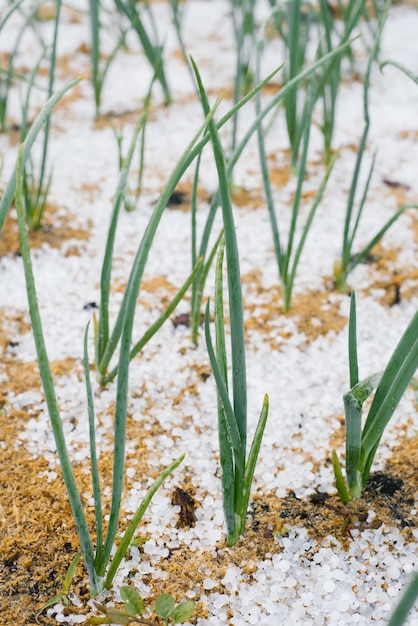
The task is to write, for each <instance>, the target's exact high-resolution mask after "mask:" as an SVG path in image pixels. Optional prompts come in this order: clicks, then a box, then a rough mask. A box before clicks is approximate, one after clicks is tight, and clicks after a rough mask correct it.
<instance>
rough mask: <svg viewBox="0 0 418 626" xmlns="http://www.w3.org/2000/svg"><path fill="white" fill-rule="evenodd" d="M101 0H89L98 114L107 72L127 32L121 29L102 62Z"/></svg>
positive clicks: (93, 82)
mask: <svg viewBox="0 0 418 626" xmlns="http://www.w3.org/2000/svg"><path fill="white" fill-rule="evenodd" d="M100 9H101V6H100V0H89V14H90V31H91V44H90V57H91V82H92V85H93V93H94V103H95V107H96V116H98V115H99V114H100V104H101V100H102V89H103V84H104V81H105V79H106V76H107V73H108V71H109V69H110V66H111V65H112V63H113V61H114V59H115V57H116V55H117V53H118V51H119V50H120V48H121V47H122V46H123V45H124V44H125V37H126V32H125V31H124V30H123V29H121V31H120V33H119V36H118V39H117V42H116V44H115V46H114V48H113V50H112V52H111V53H110V55H109V56H108V57H107V58H106V61H105V63H103V64H102V63H101V62H100V59H101V52H100V30H101V23H100Z"/></svg>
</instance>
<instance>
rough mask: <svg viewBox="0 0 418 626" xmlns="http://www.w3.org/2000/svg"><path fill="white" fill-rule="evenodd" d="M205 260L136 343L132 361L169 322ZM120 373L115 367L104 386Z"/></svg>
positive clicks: (198, 262) (131, 357)
mask: <svg viewBox="0 0 418 626" xmlns="http://www.w3.org/2000/svg"><path fill="white" fill-rule="evenodd" d="M202 262H203V259H202V258H200V259H198V261H197V263H196V265H195V267H194V269H193V271H192V273H191V274H190V276H189V277H188V278H187V280H186V282H185V283H184V284H183V286H182V287H181V289H180V290H179V292H178V293H177V294H176V295H175V297H174V298H173V300H172V301H171V302H170V304H169V305H168V306H167V308H166V309H164V311H163V312H162V313H161V315H160V316H159V317H158V318H157V319H156V320H155V322H154V323H153V324H151V326H150V327H149V328H148V330H147V331H146V332H145V333H144V334H143V336H142V337H141V339H140V340H139V341H137V342H136V344H135V345H134V346H133V348H132V350H131V354H130V359H131V361H132V359H133V358H134V357H135V356H136V355H137V354H138V353H139V352H141V350H142V349H143V348H144V346H146V344H147V343H148V342H149V341H150V339H152V337H153V336H154V335H155V334H156V332H157V331H158V330H159V329H160V328H161V326H162V325H163V324H164V322H166V321H167V320H168V318H169V317H170V315H171V314H172V313H173V311H174V310H175V309H176V307H177V305H178V304H179V302H180V301H181V300H182V299H183V298H184V296H185V294H186V291H187V290H188V288H189V287H190V285H191V284H192V282H193V281H194V279H195V277H196V275H197V273H198V272H199V270H200V268H201V265H202ZM117 373H118V368H117V367H115V368H114V369H113V370H112V371H111V372H110V373H109V374H108V375H107V376H106V377H105V378H104V379H103V381H102V384H103V385H107V383H109V382H111V381H112V380H113V379H114V378H115V376H116V375H117Z"/></svg>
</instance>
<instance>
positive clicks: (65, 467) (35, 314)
mask: <svg viewBox="0 0 418 626" xmlns="http://www.w3.org/2000/svg"><path fill="white" fill-rule="evenodd" d="M23 158H24V144H22V145H21V146H20V148H19V153H18V157H17V163H16V173H15V176H14V180H15V183H16V209H17V220H18V228H19V239H20V250H21V254H22V260H23V266H24V271H25V280H26V289H27V295H28V301H29V313H30V318H31V324H32V329H33V335H34V340H35V346H36V353H37V357H38V364H39V371H40V375H41V379H42V385H43V388H44V393H45V399H46V403H47V407H48V413H49V416H50V420H51V426H52V431H53V434H54V439H55V444H56V447H57V453H58V456H59V460H60V466H61V471H62V475H63V479H64V482H65V486H66V489H67V493H68V498H69V501H70V505H71V510H72V513H73V516H74V521H75V524H76V527H77V533H78V536H79V539H80V545H81V549H82V551H83V555H84V561H85V564H86V567H87V572H88V575H89V580H90V586H91V590H92V593H93V594H95V593H97V590H98V586H99V581H98V579H97V576H96V572H95V569H94V553H93V546H92V543H91V539H90V534H89V531H88V526H87V521H86V518H85V515H84V511H83V505H82V503H81V498H80V495H79V492H78V489H77V485H76V482H75V478H74V474H73V471H72V467H71V462H70V459H69V456H68V451H67V446H66V443H65V437H64V430H63V426H62V421H61V417H60V413H59V408H58V403H57V399H56V395H55V389H54V384H53V381H52V375H51V369H50V366H49V360H48V354H47V351H46V346H45V340H44V335H43V330H42V322H41V316H40V312H39V306H38V299H37V295H36V288H35V280H34V276H33V270H32V262H31V257H30V248H29V242H28V235H27V232H26V225H25V210H24V206H23V195H22V194H23V190H22V173H23Z"/></svg>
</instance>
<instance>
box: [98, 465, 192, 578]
mask: <svg viewBox="0 0 418 626" xmlns="http://www.w3.org/2000/svg"><path fill="white" fill-rule="evenodd" d="M185 456H186V455H185V454H182V455H181V456H179V458H178V459H177V460H176V461H174V463H171V465H169V467H167V468H166V469H165V470H164V471H162V472H161V474H160V475H159V476H158V478H156V479H155V481H154V482H153V483H152V485H151V487H150V488H149V489H148V491H147V493H146V494H145V497H144V499H143V500H142V502H141V504H140V506H139V507H138V509H137V510H136V512H135V514H134V516H133V518H132V519H131V521H130V522H129V525H128V528H127V529H126V530H125V533H124V535H123V537H122V540H121V542H120V544H119V546H118V549H117V550H116V553H115V556H114V557H113V559H112V562H111V564H110V567H109V570H108V572H107V575H106V580H105V583H104V588H105V589H110V587H111V586H112V582H113V579H114V577H115V574H116V572H117V570H118V568H119V565H120V563H121V561H122V559H123V557H124V556H125V554H126V552H127V550H128V549H129V546H130V544H131V541H132V538H133V536H134V534H135V531H136V529H137V528H138V525H139V523H140V522H141V520H142V518H143V516H144V513H145V511H146V510H147V509H148V507H149V505H150V502H151V500H152V499H153V497H154V495H155V494H156V493H157V491H158V489H159V488H160V487H161V485H162V484H163V482H164V481H165V479H166V478H167V477H168V476H170V474H172V473H173V472H174V470H175V469H176V468H177V467H178V466H179V465H180V463H182V461H183V459H184V458H185Z"/></svg>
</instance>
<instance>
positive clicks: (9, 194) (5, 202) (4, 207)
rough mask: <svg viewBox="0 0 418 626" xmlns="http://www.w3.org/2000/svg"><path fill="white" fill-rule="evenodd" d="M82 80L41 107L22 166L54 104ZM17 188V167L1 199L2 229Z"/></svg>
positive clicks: (29, 137)
mask: <svg viewBox="0 0 418 626" xmlns="http://www.w3.org/2000/svg"><path fill="white" fill-rule="evenodd" d="M81 80H82V78H74V79H73V80H70V81H69V82H68V83H66V84H65V85H64V86H63V87H62V88H61V89H59V90H58V91H56V92H55V93H54V94H53V95H52V96H51V98H49V100H48V101H47V102H46V104H45V105H44V107H43V108H42V109H41V111H40V112H39V114H38V115H37V116H36V119H35V121H34V122H33V124H32V126H31V128H30V130H29V132H28V134H27V136H26V139H25V141H24V143H23V149H22V155H21V161H22V168H24V167H25V165H26V161H27V160H28V158H29V155H30V151H31V149H32V146H33V144H34V142H35V140H36V137H37V136H38V133H39V131H40V130H41V128H42V126H43V125H44V123H45V122H46V120H47V118H48V116H49V115H50V113H51V111H52V109H53V108H54V106H55V105H56V104H57V102H59V100H61V98H62V97H63V96H64V94H65V93H66V92H67V91H68V90H69V89H71V88H72V87H74V85H77V83H79V82H80V81H81ZM15 189H16V168H15V169H14V170H13V173H12V175H11V177H10V179H9V182H8V183H7V186H6V189H5V190H4V194H3V196H2V199H1V201H0V231H1V229H2V228H3V224H4V220H5V219H6V215H7V211H8V210H9V207H10V205H11V203H12V200H13V196H14V194H15Z"/></svg>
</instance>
